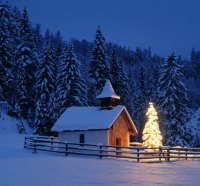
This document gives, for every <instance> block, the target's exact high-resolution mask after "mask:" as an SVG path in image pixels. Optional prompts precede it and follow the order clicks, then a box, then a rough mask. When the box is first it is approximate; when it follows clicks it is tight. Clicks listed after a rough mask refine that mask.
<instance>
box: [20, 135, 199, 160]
mask: <svg viewBox="0 0 200 186" xmlns="http://www.w3.org/2000/svg"><path fill="white" fill-rule="evenodd" d="M24 148H25V149H28V150H32V151H33V152H36V151H47V152H53V153H61V154H64V155H66V156H68V155H81V156H96V157H99V158H105V157H107V158H121V159H130V160H133V161H135V162H162V161H175V160H181V159H185V160H188V159H200V148H188V147H158V148H148V147H146V146H130V147H128V146H127V147H124V146H109V145H101V144H98V145H93V144H85V143H84V144H80V143H68V142H60V141H59V140H58V138H55V137H42V136H37V137H35V136H29V137H25V140H24Z"/></svg>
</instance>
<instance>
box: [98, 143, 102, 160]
mask: <svg viewBox="0 0 200 186" xmlns="http://www.w3.org/2000/svg"><path fill="white" fill-rule="evenodd" d="M101 149H102V146H101V145H99V158H100V159H102V150H101Z"/></svg>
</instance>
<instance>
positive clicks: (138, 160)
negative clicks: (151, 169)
mask: <svg viewBox="0 0 200 186" xmlns="http://www.w3.org/2000/svg"><path fill="white" fill-rule="evenodd" d="M139 152H140V149H139V148H137V162H138V163H139V162H140V159H139V157H140V155H139Z"/></svg>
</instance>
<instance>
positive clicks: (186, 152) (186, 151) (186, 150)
mask: <svg viewBox="0 0 200 186" xmlns="http://www.w3.org/2000/svg"><path fill="white" fill-rule="evenodd" d="M187 154H188V148H186V149H185V160H187V159H188V158H187Z"/></svg>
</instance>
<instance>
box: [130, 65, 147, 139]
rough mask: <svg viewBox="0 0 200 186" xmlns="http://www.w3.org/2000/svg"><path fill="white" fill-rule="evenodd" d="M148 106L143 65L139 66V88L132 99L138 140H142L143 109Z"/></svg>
mask: <svg viewBox="0 0 200 186" xmlns="http://www.w3.org/2000/svg"><path fill="white" fill-rule="evenodd" d="M147 107H148V97H147V90H146V73H145V69H144V67H141V68H140V74H139V89H138V91H137V94H136V99H135V101H134V107H133V108H134V109H133V110H134V111H133V115H134V118H135V122H136V126H137V128H138V131H139V134H138V140H139V141H141V140H142V131H143V129H144V124H145V122H146V114H145V111H146V109H147Z"/></svg>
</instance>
